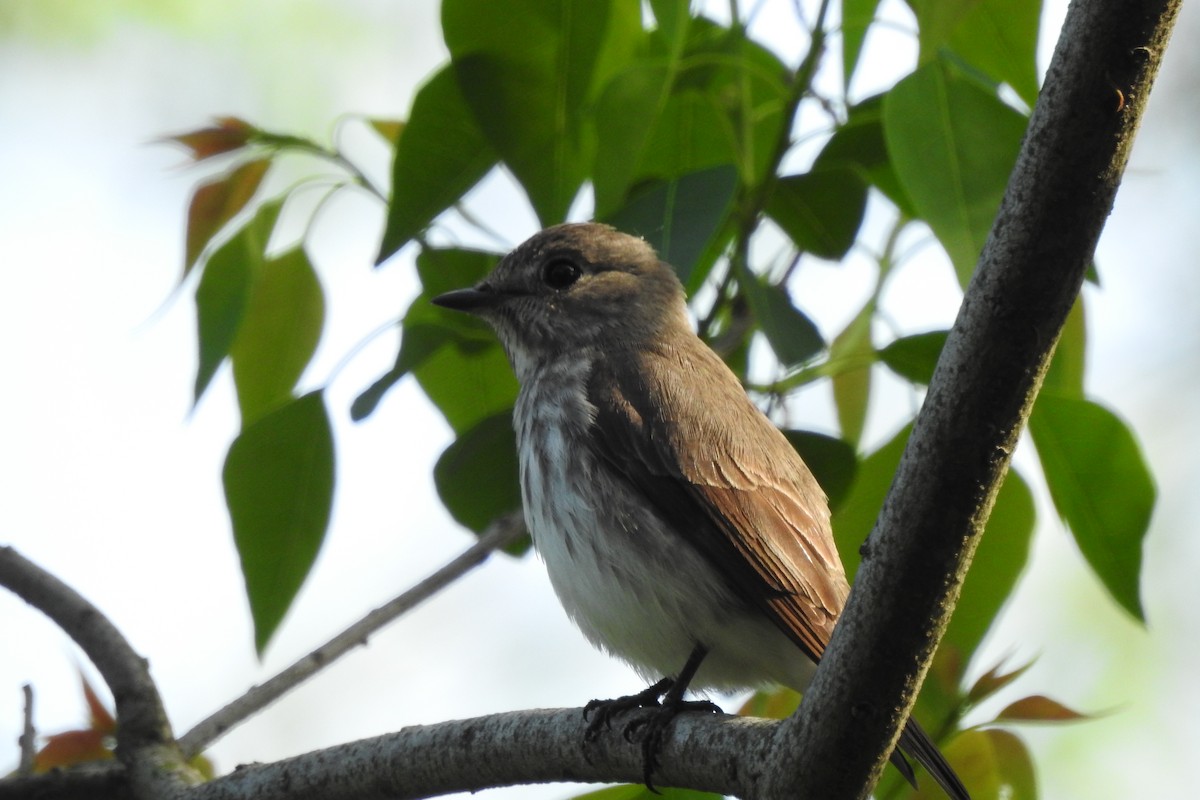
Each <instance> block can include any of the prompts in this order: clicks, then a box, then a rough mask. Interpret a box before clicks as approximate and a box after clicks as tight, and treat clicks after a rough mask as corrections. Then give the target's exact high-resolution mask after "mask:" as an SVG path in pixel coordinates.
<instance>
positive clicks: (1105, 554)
mask: <svg viewBox="0 0 1200 800" xmlns="http://www.w3.org/2000/svg"><path fill="white" fill-rule="evenodd" d="M1029 431H1030V433H1032V434H1033V443H1034V445H1036V446H1037V452H1038V457H1039V459H1040V460H1041V462H1042V470H1043V471H1044V472H1045V474H1046V483H1047V485H1048V486H1049V487H1050V497H1051V498H1052V499H1053V500H1054V506H1055V508H1057V509H1058V513H1059V514H1061V515H1062V517H1063V519H1065V520H1066V522H1067V525H1069V526H1070V528H1071V533H1072V534H1074V536H1075V541H1076V542H1077V543H1078V544H1079V549H1080V550H1081V551H1082V552H1083V556H1084V558H1086V559H1087V561H1088V564H1090V565H1091V567H1092V569H1093V570H1094V571H1095V573H1096V575H1097V576H1099V578H1100V580H1101V581H1102V582H1103V583H1104V586H1105V588H1107V589H1108V592H1109V594H1111V595H1112V597H1113V599H1115V600H1116V601H1117V602H1118V603H1119V604H1120V605H1121V607H1122V608H1124V609H1125V610H1126V611H1128V612H1129V613H1130V614H1132V615H1133V616H1134V617H1136V618H1137V619H1138V620H1143V621H1144V619H1145V618H1144V616H1143V612H1142V602H1141V597H1140V592H1139V588H1138V581H1139V578H1140V576H1141V567H1142V541H1143V539H1144V538H1145V536H1146V531H1147V529H1148V528H1149V525H1150V515H1151V513H1152V512H1153V511H1154V500H1155V494H1156V491H1155V487H1154V479H1153V478H1152V477H1151V475H1150V470H1149V469H1148V468H1147V466H1146V463H1145V461H1144V459H1143V458H1142V452H1141V448H1140V447H1139V446H1138V443H1137V440H1136V439H1134V437H1133V433H1132V432H1131V431H1130V430H1129V428H1128V427H1126V425H1125V423H1124V422H1122V421H1121V420H1120V419H1119V418H1118V417H1117V416H1116V415H1115V414H1113V413H1112V412H1111V411H1109V410H1108V409H1106V408H1104V407H1103V406H1101V405H1099V404H1097V403H1093V402H1091V401H1088V400H1081V399H1078V398H1072V397H1062V396H1058V395H1054V394H1051V393H1048V392H1042V393H1041V395H1040V396H1039V397H1038V399H1037V403H1036V405H1035V406H1034V408H1033V413H1032V415H1030V418H1029Z"/></svg>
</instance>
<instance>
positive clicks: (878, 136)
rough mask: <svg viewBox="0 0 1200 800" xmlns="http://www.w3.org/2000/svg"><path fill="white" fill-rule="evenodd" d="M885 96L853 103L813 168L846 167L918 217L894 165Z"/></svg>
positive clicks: (910, 215)
mask: <svg viewBox="0 0 1200 800" xmlns="http://www.w3.org/2000/svg"><path fill="white" fill-rule="evenodd" d="M883 97H884V96H883V95H874V96H872V97H869V98H867V99H866V100H863V101H862V102H861V103H859V104H857V105H855V106H851V107H850V109H849V113H848V114H847V117H846V122H845V123H844V124H843V125H841V126H840V127H838V129H837V130H836V131H834V132H833V136H831V137H830V138H829V141H828V142H826V143H825V146H824V147H823V148H821V152H820V153H818V154H817V158H816V160H815V161H813V170H814V171H815V170H835V169H845V170H851V171H852V172H854V173H855V174H856V175H857V176H858V177H859V178H860V179H861V180H862V181H863V182H864V183H869V184H870V185H872V186H874V187H875V188H877V189H879V191H881V192H883V194H884V195H885V196H886V197H887V198H888V199H889V200H891V201H892V203H894V204H895V205H896V207H897V208H899V209H900V211H901V213H903V214H904V216H906V217H915V216H916V210H915V209H914V208H913V205H912V201H911V200H910V199H909V198H908V195H907V194H905V192H904V189H903V188H902V187H901V186H900V179H899V178H897V177H896V171H895V170H894V169H893V168H892V162H891V159H890V157H889V156H888V150H887V143H886V141H885V139H884V135H883Z"/></svg>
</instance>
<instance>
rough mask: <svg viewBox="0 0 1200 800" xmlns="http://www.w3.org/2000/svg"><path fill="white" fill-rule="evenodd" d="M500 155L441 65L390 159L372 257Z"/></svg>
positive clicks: (399, 242)
mask: <svg viewBox="0 0 1200 800" xmlns="http://www.w3.org/2000/svg"><path fill="white" fill-rule="evenodd" d="M498 159H499V156H498V155H497V154H496V151H495V150H494V149H493V148H492V146H491V145H490V144H489V143H488V140H487V138H486V137H485V136H484V135H483V132H482V131H481V130H480V129H479V126H478V125H477V124H476V123H475V118H474V116H473V115H472V114H471V111H470V109H469V108H467V104H466V101H465V100H464V99H463V97H462V93H461V92H460V91H459V88H458V82H457V81H456V80H455V77H454V73H453V70H452V69H451V68H450V67H449V66H446V67H444V68H442V69H441V70H439V71H438V72H437V73H436V74H435V75H434V76H433V77H432V78H430V79H429V82H428V83H426V84H425V85H424V86H423V87H421V89H420V91H418V92H417V96H416V98H415V99H414V100H413V107H412V114H411V115H410V118H409V122H408V125H407V126H406V127H405V129H404V135H403V136H401V137H400V140H399V142H398V143H397V145H396V152H395V158H394V159H393V161H392V196H391V198H390V199H389V200H388V214H387V224H386V226H385V228H384V232H383V242H382V244H381V245H380V248H379V256H378V258H376V260H375V261H376V263H380V262H382V261H384V260H385V259H387V258H388V257H389V256H391V255H392V254H393V253H395V252H396V251H397V250H399V249H400V248H401V247H403V246H404V245H405V243H407V242H408V241H409V240H410V239H412V238H413V237H414V236H416V235H417V234H419V233H420V232H421V231H422V230H424V229H425V227H426V226H427V225H429V223H430V222H432V221H433V219H434V217H436V216H437V215H438V214H440V213H442V212H443V211H445V210H446V209H447V208H448V207H449V206H451V205H453V204H454V203H455V202H457V201H458V200H459V199H461V198H462V196H463V195H464V194H465V193H466V192H467V190H468V189H470V188H471V187H472V186H474V185H475V184H476V183H478V182H479V180H480V178H482V177H483V176H484V175H486V174H487V172H488V170H490V169H491V168H492V167H493V166H494V165H495V164H496V162H497V161H498Z"/></svg>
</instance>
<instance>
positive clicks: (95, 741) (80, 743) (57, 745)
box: [33, 730, 113, 773]
mask: <svg viewBox="0 0 1200 800" xmlns="http://www.w3.org/2000/svg"><path fill="white" fill-rule="evenodd" d="M110 736H111V734H108V733H105V732H103V731H95V730H82V731H65V732H63V733H59V734H55V735H54V736H51V737H50V738H48V739H47V740H46V746H45V747H43V748H42V749H41V750H39V751H38V754H37V756H35V757H34V762H33V771H34V772H36V773H42V772H49V771H50V770H52V769H54V768H55V767H68V766H71V765H72V764H82V763H84V762H85V761H102V760H105V759H109V758H112V757H113V752H112V750H110V749H109V748H108V747H105V745H104V743H105V740H106V739H108V738H109V737H110Z"/></svg>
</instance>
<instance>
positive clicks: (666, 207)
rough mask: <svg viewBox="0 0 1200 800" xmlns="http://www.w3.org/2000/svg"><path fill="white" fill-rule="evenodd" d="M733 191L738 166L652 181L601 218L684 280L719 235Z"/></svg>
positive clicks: (686, 280)
mask: <svg viewBox="0 0 1200 800" xmlns="http://www.w3.org/2000/svg"><path fill="white" fill-rule="evenodd" d="M736 190H737V170H736V169H734V168H733V167H732V166H730V165H721V166H717V167H712V168H711V169H705V170H701V171H700V172H693V173H690V174H688V175H683V176H681V177H679V178H676V179H672V180H669V181H653V182H651V183H649V184H646V185H644V186H643V187H641V189H640V190H639V191H637V192H636V193H634V194H632V195H631V197H630V198H629V202H628V203H627V204H626V205H625V206H624V207H622V208H620V209H618V210H617V211H615V212H613V213H612V214H610V215H609V216H608V217H607V218H606V219H604V222H607V223H608V224H610V225H612V226H613V227H615V228H619V229H620V230H623V231H625V232H626V233H632V234H634V235H637V236H641V237H643V238H645V239H646V241H647V242H649V243H650V245H651V247H653V248H654V249H655V250H657V251H658V255H659V257H660V258H662V260H663V261H666V262H668V263H670V264H671V266H673V267H674V268H675V272H676V274H678V275H679V280H681V281H682V282H683V283H685V284H688V283H689V282H690V279H691V277H692V273H693V271H694V269H695V267H696V266H697V264H698V263H699V262H700V261H701V259H702V257H703V256H704V255H705V253H706V252H709V251H710V250H711V245H712V243H713V241H714V239H715V238H716V237H717V236H718V234H719V233H720V231H721V226H722V224H723V223H724V221H725V219H726V215H727V214H728V213H729V208H730V206H731V205H732V204H733V195H734V192H735V191H736Z"/></svg>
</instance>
